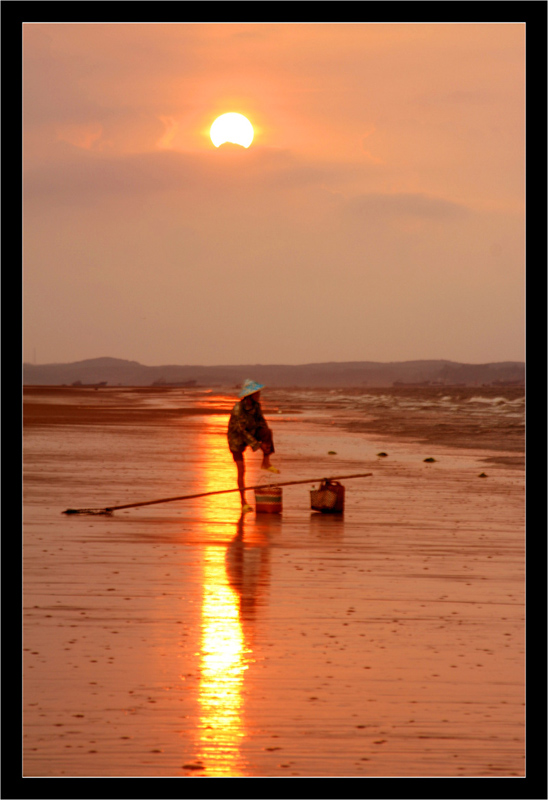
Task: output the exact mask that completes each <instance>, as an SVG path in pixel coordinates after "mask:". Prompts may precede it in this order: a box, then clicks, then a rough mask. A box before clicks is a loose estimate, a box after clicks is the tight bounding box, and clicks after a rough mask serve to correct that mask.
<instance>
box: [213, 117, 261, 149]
mask: <svg viewBox="0 0 548 800" xmlns="http://www.w3.org/2000/svg"><path fill="white" fill-rule="evenodd" d="M209 135H210V137H211V141H212V142H213V144H214V145H215V147H220V146H221V145H222V144H224V143H225V142H232V143H233V144H239V145H241V146H242V147H249V145H250V144H251V142H252V141H253V125H252V124H251V122H250V121H249V120H248V119H247V117H244V115H243V114H236V113H235V112H233V111H230V112H229V113H228V114H221V116H220V117H217V119H216V120H215V122H214V123H213V125H212V126H211V129H210V131H209Z"/></svg>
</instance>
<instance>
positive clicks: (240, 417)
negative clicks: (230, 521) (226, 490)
mask: <svg viewBox="0 0 548 800" xmlns="http://www.w3.org/2000/svg"><path fill="white" fill-rule="evenodd" d="M261 389H264V384H260V383H256V382H255V381H252V380H249V379H248V380H246V381H244V384H243V387H242V390H241V392H240V400H239V401H238V402H237V403H236V404H235V406H234V408H233V409H232V412H231V414H230V419H229V422H228V431H227V438H228V446H229V448H230V452H231V453H232V458H233V459H234V461H235V463H236V467H237V469H238V489H239V491H240V498H241V500H242V511H244V512H245V511H251V510H252V508H251V506H249V505H248V504H247V503H246V499H245V483H244V478H245V462H244V450H245V449H246V447H248V446H249V447H251V449H252V450H253V451H256V450H259V449H260V450H261V451H262V454H263V460H262V463H261V469H265V470H268V471H269V472H276V473H279V471H280V470H279V469H276V467H274V466H272V464H271V463H270V456H271V455H272V453H273V452H274V441H273V439H272V431H271V430H270V428H269V427H268V425H267V422H266V420H265V418H264V416H263V412H262V409H261V403H260V398H261Z"/></svg>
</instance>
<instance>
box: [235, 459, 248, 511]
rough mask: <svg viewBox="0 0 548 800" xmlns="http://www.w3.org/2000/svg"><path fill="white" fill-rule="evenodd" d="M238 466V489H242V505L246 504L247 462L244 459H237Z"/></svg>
mask: <svg viewBox="0 0 548 800" xmlns="http://www.w3.org/2000/svg"><path fill="white" fill-rule="evenodd" d="M236 467H237V469H238V489H239V490H240V498H241V500H242V506H245V505H246V502H245V464H244V462H243V461H236Z"/></svg>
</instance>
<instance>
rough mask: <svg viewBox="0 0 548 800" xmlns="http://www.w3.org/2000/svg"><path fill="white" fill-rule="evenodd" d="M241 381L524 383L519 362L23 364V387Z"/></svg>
mask: <svg viewBox="0 0 548 800" xmlns="http://www.w3.org/2000/svg"><path fill="white" fill-rule="evenodd" d="M246 378H253V379H254V380H257V381H260V382H261V383H265V384H267V385H269V386H272V387H274V386H277V387H284V386H285V387H311V388H314V387H326V388H330V387H331V388H334V387H364V386H367V387H376V386H392V385H394V384H396V385H397V384H403V385H406V384H420V383H422V384H425V383H431V384H432V383H433V384H436V383H438V384H442V385H455V384H461V385H467V386H474V385H482V384H495V385H497V384H500V385H504V384H506V385H508V384H520V383H522V384H523V383H524V382H525V364H524V363H523V362H522V361H502V362H496V363H492V364H460V363H458V362H454V361H443V360H438V361H436V360H434V361H393V362H388V363H382V362H376V361H344V362H326V363H320V364H300V365H287V364H286V365H284V364H243V365H235V366H218V367H204V366H179V365H176V364H167V365H164V366H159V367H149V366H145V365H144V364H140V363H139V362H138V361H126V360H124V359H120V358H91V359H87V360H85V361H74V362H72V363H68V364H23V384H24V385H25V386H62V385H67V386H70V385H72V384H75V383H80V384H82V385H86V384H89V385H95V384H106V385H107V386H151V385H153V384H157V385H158V384H159V385H185V384H186V385H187V386H189V385H196V386H206V387H210V386H212V387H213V386H220V387H230V388H232V387H234V386H235V385H239V384H241V383H242V382H243V381H244V380H245V379H246Z"/></svg>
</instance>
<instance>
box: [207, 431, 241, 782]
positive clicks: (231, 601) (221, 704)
mask: <svg viewBox="0 0 548 800" xmlns="http://www.w3.org/2000/svg"><path fill="white" fill-rule="evenodd" d="M221 433H224V427H223V425H222V424H221V423H220V421H219V420H213V419H207V418H205V419H204V433H203V437H202V440H201V442H200V444H201V446H202V447H203V448H204V451H205V452H204V459H203V463H204V465H205V470H206V472H205V475H204V491H213V490H215V489H218V488H224V487H225V486H229V485H230V483H231V481H234V480H235V474H234V469H233V464H232V460H231V459H230V457H229V453H227V446H226V439H225V438H224V435H221ZM227 456H228V457H227ZM227 498H230V499H227ZM232 504H234V510H233V509H232ZM238 507H239V501H238V499H237V495H236V496H235V497H234V498H233V497H232V496H231V495H227V496H226V499H225V500H224V501H223V500H222V501H221V505H219V499H218V498H207V501H206V502H205V503H204V508H203V513H204V517H205V521H206V526H207V529H208V533H209V534H210V536H209V537H208V538H209V539H210V540H211V539H212V540H214V543H213V544H208V545H206V547H205V548H204V552H203V583H202V586H203V594H202V609H201V614H202V620H201V640H200V682H199V688H198V703H199V706H200V722H199V730H198V742H197V744H198V753H199V755H198V764H200V765H203V768H204V772H203V773H202V774H204V775H208V776H215V777H221V776H224V777H228V776H234V775H239V774H242V772H241V764H240V761H241V759H240V744H241V742H242V740H243V738H244V737H245V727H244V721H243V712H244V699H243V682H244V676H245V671H246V670H247V668H248V665H249V660H248V659H249V651H248V648H247V646H246V641H245V636H244V631H243V629H242V624H241V620H240V602H239V596H238V592H237V591H236V590H235V589H234V588H232V586H231V585H230V583H229V581H228V576H227V571H226V566H225V559H226V552H227V546H228V544H229V542H230V540H231V538H232V537H233V536H234V527H233V526H232V525H229V526H228V527H227V525H226V521H225V520H226V518H227V517H228V516H229V515H232V514H234V513H236V514H237V513H238Z"/></svg>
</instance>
